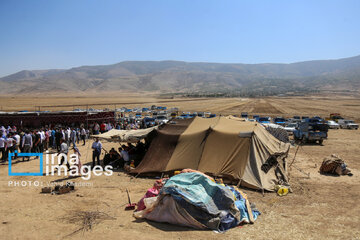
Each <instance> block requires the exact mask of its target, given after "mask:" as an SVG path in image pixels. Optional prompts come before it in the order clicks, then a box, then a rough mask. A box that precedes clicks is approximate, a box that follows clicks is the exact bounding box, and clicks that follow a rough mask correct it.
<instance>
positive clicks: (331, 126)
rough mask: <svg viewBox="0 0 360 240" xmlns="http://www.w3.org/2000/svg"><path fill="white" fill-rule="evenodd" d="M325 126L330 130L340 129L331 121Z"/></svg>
mask: <svg viewBox="0 0 360 240" xmlns="http://www.w3.org/2000/svg"><path fill="white" fill-rule="evenodd" d="M327 125H328V126H329V128H331V129H339V128H340V125H339V124H338V123H337V122H335V121H333V120H330V121H327Z"/></svg>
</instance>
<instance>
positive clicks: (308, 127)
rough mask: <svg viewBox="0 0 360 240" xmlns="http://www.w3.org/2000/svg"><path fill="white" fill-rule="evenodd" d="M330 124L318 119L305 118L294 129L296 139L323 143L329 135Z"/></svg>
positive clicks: (303, 141)
mask: <svg viewBox="0 0 360 240" xmlns="http://www.w3.org/2000/svg"><path fill="white" fill-rule="evenodd" d="M327 132H328V126H327V124H325V123H324V122H322V121H320V120H318V119H313V118H309V119H305V120H303V121H302V122H300V123H299V124H298V127H297V128H296V129H295V131H294V139H295V140H298V141H301V142H302V143H315V142H318V143H319V144H322V143H323V141H324V139H327V137H328V134H327Z"/></svg>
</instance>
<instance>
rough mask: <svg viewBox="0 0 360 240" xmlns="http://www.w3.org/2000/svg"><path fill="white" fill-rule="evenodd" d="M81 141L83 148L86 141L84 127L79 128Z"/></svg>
mask: <svg viewBox="0 0 360 240" xmlns="http://www.w3.org/2000/svg"><path fill="white" fill-rule="evenodd" d="M80 135H81V139H82V140H83V141H84V144H83V146H85V139H86V130H85V128H84V127H82V128H81V134H80Z"/></svg>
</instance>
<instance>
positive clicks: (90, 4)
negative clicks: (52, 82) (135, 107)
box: [0, 0, 360, 76]
mask: <svg viewBox="0 0 360 240" xmlns="http://www.w3.org/2000/svg"><path fill="white" fill-rule="evenodd" d="M359 54H360V1H358V0H354V1H346V0H339V1H332V0H316V1H314V0H309V1H305V0H299V1H296V0H285V1H277V0H276V1H275V0H274V1H269V0H264V1H256V0H248V1H240V0H234V1H228V0H217V1H211V0H163V1H160V0H159V1H158V0H143V1H136V0H127V1H120V0H114V1H112V0H98V1H91V0H86V1H85V0H84V1H82V0H68V1H65V0H57V1H56V0H44V1H38V0H23V1H21V0H17V1H12V0H0V76H4V75H7V74H11V73H14V72H17V71H20V70H24V69H29V70H32V69H48V68H71V67H76V66H81V65H99V64H112V63H117V62H120V61H126V60H183V61H201V62H233V63H263V62H282V63H289V62H296V61H304V60H313V59H335V58H342V57H350V56H355V55H359Z"/></svg>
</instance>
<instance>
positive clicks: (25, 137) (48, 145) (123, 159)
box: [0, 122, 148, 170]
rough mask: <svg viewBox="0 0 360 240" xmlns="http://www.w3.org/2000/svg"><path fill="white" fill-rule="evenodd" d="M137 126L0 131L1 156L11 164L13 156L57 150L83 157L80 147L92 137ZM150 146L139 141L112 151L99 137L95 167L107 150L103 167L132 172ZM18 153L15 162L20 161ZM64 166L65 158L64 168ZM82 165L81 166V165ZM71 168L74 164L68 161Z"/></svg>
mask: <svg viewBox="0 0 360 240" xmlns="http://www.w3.org/2000/svg"><path fill="white" fill-rule="evenodd" d="M138 127H139V126H138V125H136V123H129V122H122V123H118V124H115V125H114V124H112V123H104V122H103V123H101V124H99V123H95V124H92V125H90V126H89V129H85V128H84V127H83V126H81V127H53V128H48V127H43V128H38V129H32V130H30V129H24V130H23V129H17V127H16V126H13V127H10V126H8V127H7V128H5V127H4V126H1V128H0V154H1V158H0V161H1V162H6V161H8V157H9V153H15V152H18V153H19V152H21V153H43V152H44V151H47V150H50V149H53V150H55V151H56V152H58V154H60V153H63V154H65V155H67V154H68V153H69V148H70V147H73V150H74V153H75V154H78V155H79V156H81V154H80V151H79V149H78V147H77V146H78V145H79V144H82V145H85V144H86V141H88V139H89V138H90V136H91V135H98V134H100V133H104V132H107V131H109V130H111V129H113V128H116V129H138ZM147 147H148V146H147V145H145V144H144V143H143V142H141V141H139V142H138V143H136V144H132V143H127V145H125V144H124V145H121V147H119V148H118V149H117V150H116V149H115V148H112V149H111V150H110V151H106V150H105V149H104V148H103V146H102V143H101V142H100V140H99V138H97V137H95V140H94V142H93V143H92V145H91V148H92V151H93V154H92V160H93V161H92V168H94V167H95V166H96V165H100V164H101V162H100V156H101V152H102V151H104V152H105V155H104V158H103V166H104V167H105V166H108V165H110V166H112V167H113V168H114V169H125V170H129V169H131V168H134V167H136V166H137V165H138V164H139V163H140V161H141V160H142V158H143V156H144V155H145V152H146V149H147ZM17 158H18V156H17V154H16V153H15V154H14V156H13V159H17ZM21 159H22V161H29V160H30V157H22V158H21ZM63 163H64V159H62V161H61V162H60V165H62V164H63ZM79 164H81V163H79ZM66 165H67V168H68V169H70V165H69V163H68V162H66Z"/></svg>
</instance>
